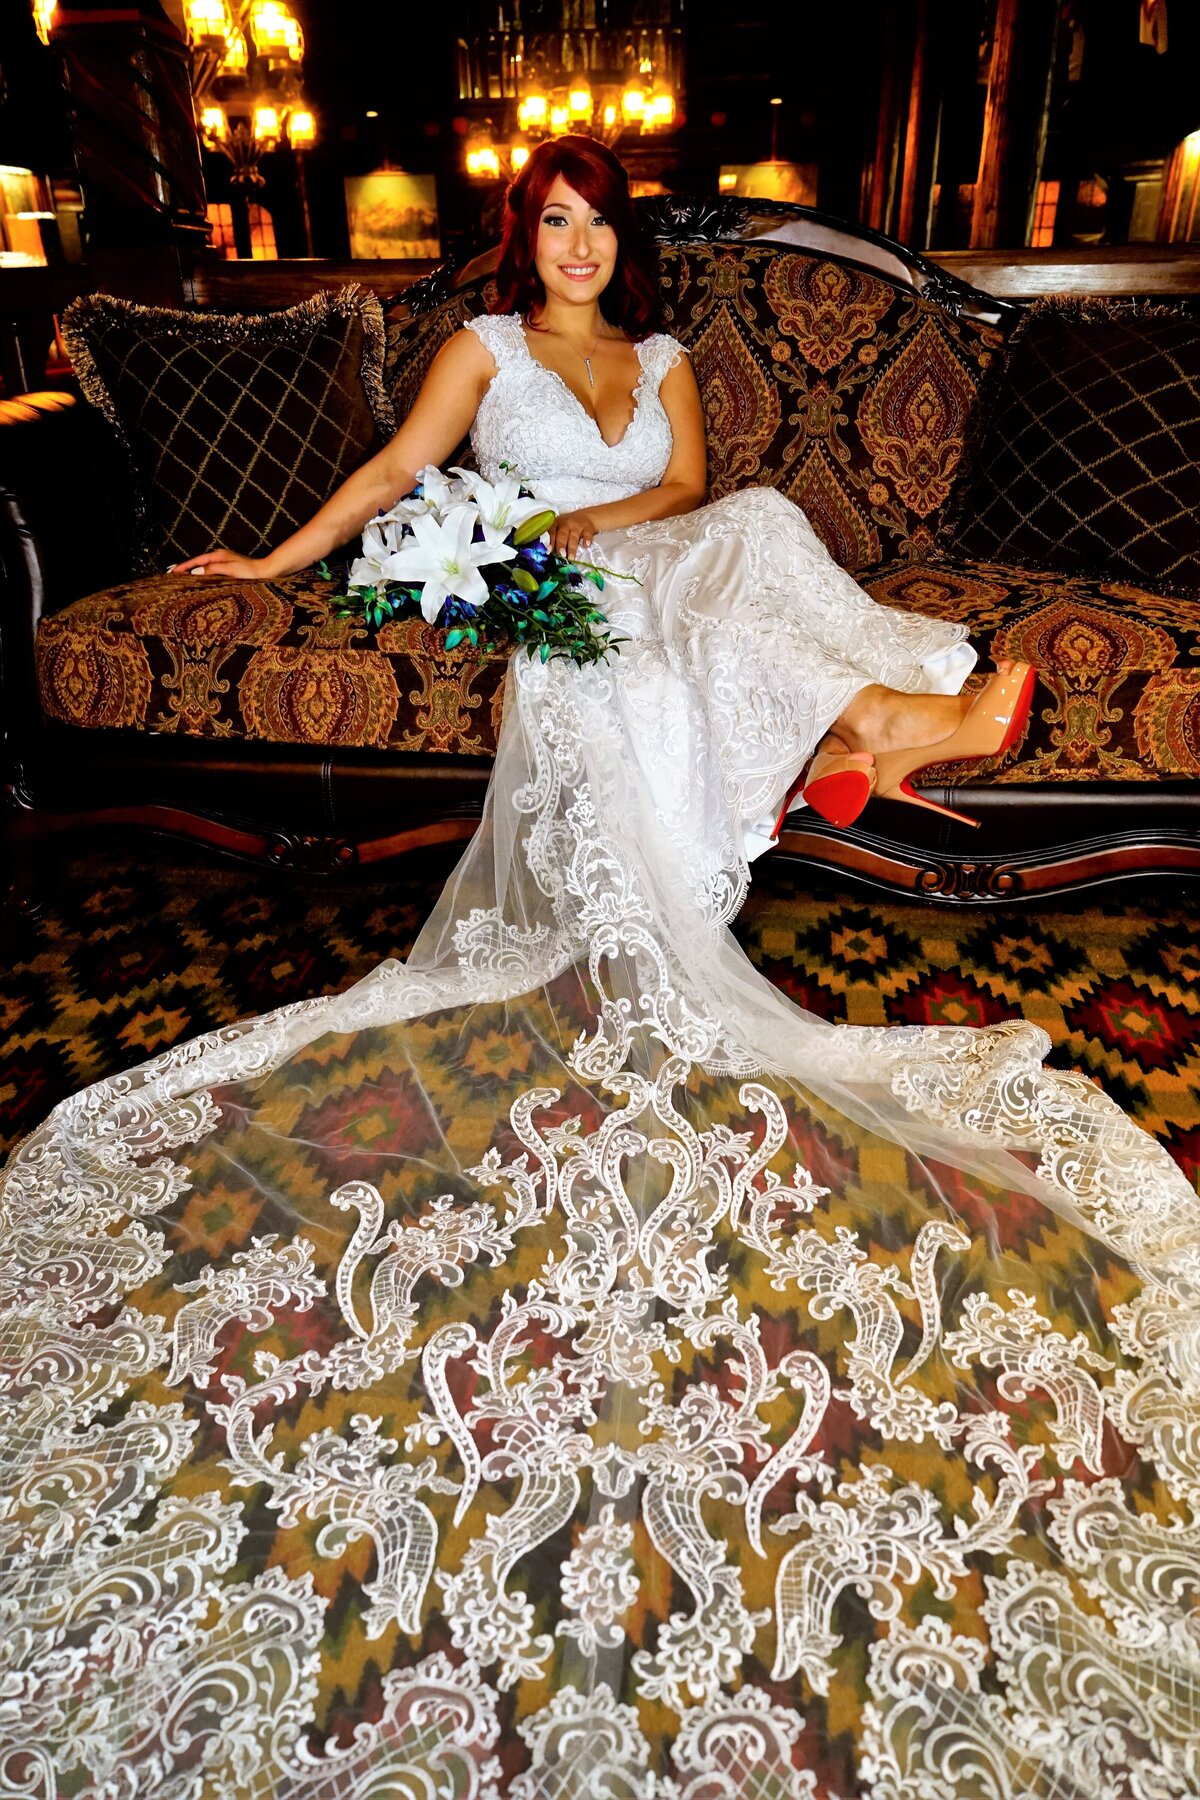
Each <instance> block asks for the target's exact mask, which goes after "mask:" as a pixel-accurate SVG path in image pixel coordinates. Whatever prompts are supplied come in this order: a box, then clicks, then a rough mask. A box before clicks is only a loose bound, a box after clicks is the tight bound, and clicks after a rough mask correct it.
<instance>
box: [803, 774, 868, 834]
mask: <svg viewBox="0 0 1200 1800" xmlns="http://www.w3.org/2000/svg"><path fill="white" fill-rule="evenodd" d="M874 785H875V784H874V782H873V781H872V780H871V774H870V771H869V770H867V769H842V770H839V771H838V773H837V774H836V775H822V776H820V777H819V778H818V779H817V780H816V781H810V782H809V784H808V786H807V787H806V788H802V789H801V792H802V793H803V795H804V799H805V801H806V803H807V804H808V805H809V806H811V807H812V809H813V811H814V812H815V813H817V814H818V815H819V816H820V817H821V818H822V819H828V821H829V823H830V824H831V825H853V823H854V821H855V819H857V817H858V815H859V813H860V812H861V811H862V809H863V807H864V806H865V805H866V804H867V801H868V800H869V799H870V798H871V793H872V790H873V788H874Z"/></svg>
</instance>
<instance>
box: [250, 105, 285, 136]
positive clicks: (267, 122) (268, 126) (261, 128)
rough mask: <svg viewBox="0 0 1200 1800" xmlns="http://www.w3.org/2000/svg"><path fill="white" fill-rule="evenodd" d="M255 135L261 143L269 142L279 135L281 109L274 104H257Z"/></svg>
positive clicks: (255, 110)
mask: <svg viewBox="0 0 1200 1800" xmlns="http://www.w3.org/2000/svg"><path fill="white" fill-rule="evenodd" d="M254 135H255V138H256V139H257V140H258V142H259V143H260V144H265V143H269V142H270V140H271V139H272V138H276V139H277V138H278V136H279V109H278V107H274V106H256V107H255V109H254Z"/></svg>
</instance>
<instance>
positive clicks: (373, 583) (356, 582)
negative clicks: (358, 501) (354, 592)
mask: <svg viewBox="0 0 1200 1800" xmlns="http://www.w3.org/2000/svg"><path fill="white" fill-rule="evenodd" d="M404 531H405V526H404V522H403V521H400V520H393V519H391V518H389V517H388V516H387V515H385V514H379V515H377V516H376V517H375V518H374V519H368V520H367V523H366V524H365V525H364V526H363V534H362V543H361V544H360V546H359V553H358V556H357V557H356V559H355V560H354V562H352V563H351V565H350V573H349V575H348V577H347V580H348V582H349V584H350V586H351V587H378V585H379V583H380V582H381V581H386V580H387V579H388V574H387V563H388V558H389V557H390V556H392V555H393V554H394V552H395V551H397V550H398V549H399V548H400V545H401V543H402V542H403V540H404Z"/></svg>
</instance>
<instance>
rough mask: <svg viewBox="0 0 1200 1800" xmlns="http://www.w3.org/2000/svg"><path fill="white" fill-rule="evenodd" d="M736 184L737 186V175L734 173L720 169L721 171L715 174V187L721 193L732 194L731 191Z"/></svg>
mask: <svg viewBox="0 0 1200 1800" xmlns="http://www.w3.org/2000/svg"><path fill="white" fill-rule="evenodd" d="M736 186H737V176H736V175H733V174H726V173H724V171H722V173H721V174H720V175H718V176H717V187H718V188H719V189H720V191H721V193H723V194H732V192H733V190H734V188H736Z"/></svg>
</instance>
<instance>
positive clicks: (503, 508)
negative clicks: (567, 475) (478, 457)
mask: <svg viewBox="0 0 1200 1800" xmlns="http://www.w3.org/2000/svg"><path fill="white" fill-rule="evenodd" d="M450 473H451V474H452V475H457V476H459V477H460V478H461V481H462V485H463V487H464V488H465V489H466V491H467V493H468V495H469V496H470V498H471V499H472V500H473V501H474V502H475V505H476V506H477V507H478V508H479V517H480V520H481V521H482V524H483V533H484V536H485V537H486V539H487V541H488V543H489V544H502V543H503V542H504V540H505V538H506V537H507V536H508V534H509V532H510V531H516V530H517V529H518V527H519V526H521V525H523V524H524V523H525V521H526V519H532V518H533V517H534V515H535V514H536V513H541V512H546V511H547V510H548V509H547V506H546V502H545V501H544V500H528V499H523V498H522V497H521V477H520V476H519V475H502V476H501V477H500V479H499V481H485V480H484V479H483V476H482V475H479V474H477V473H476V472H475V471H474V470H473V469H460V468H453V469H451V471H450Z"/></svg>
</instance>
